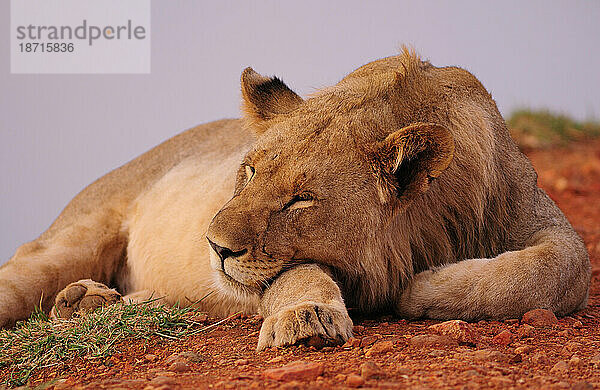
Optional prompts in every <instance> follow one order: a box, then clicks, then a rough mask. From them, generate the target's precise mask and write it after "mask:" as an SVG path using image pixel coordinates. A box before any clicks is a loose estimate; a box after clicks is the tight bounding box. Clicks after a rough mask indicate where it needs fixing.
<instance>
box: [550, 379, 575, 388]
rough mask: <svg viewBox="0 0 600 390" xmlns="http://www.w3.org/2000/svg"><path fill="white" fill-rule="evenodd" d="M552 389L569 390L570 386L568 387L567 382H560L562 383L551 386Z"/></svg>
mask: <svg viewBox="0 0 600 390" xmlns="http://www.w3.org/2000/svg"><path fill="white" fill-rule="evenodd" d="M552 388H553V389H570V388H571V385H569V382H564V381H562V382H558V383H555V384H554V385H553V386H552Z"/></svg>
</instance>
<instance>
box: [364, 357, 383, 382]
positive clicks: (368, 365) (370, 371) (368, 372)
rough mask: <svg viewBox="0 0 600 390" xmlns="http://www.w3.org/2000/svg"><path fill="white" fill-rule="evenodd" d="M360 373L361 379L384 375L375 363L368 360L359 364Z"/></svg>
mask: <svg viewBox="0 0 600 390" xmlns="http://www.w3.org/2000/svg"><path fill="white" fill-rule="evenodd" d="M360 375H361V376H362V377H363V379H365V380H368V379H371V378H381V377H383V376H385V373H384V372H383V370H382V369H381V368H379V366H378V365H377V364H375V363H373V362H370V361H369V362H365V363H363V364H361V365H360Z"/></svg>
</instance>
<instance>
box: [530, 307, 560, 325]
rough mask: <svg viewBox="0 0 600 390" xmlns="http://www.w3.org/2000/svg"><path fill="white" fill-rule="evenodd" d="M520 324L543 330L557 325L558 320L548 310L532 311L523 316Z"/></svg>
mask: <svg viewBox="0 0 600 390" xmlns="http://www.w3.org/2000/svg"><path fill="white" fill-rule="evenodd" d="M521 322H522V323H525V324H529V325H531V326H534V327H536V328H545V327H549V326H552V325H556V324H558V319H557V318H556V316H555V315H554V313H552V312H551V311H550V310H546V309H533V310H530V311H528V312H527V313H525V314H523V318H522V319H521Z"/></svg>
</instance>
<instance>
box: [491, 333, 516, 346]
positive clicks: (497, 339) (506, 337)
mask: <svg viewBox="0 0 600 390" xmlns="http://www.w3.org/2000/svg"><path fill="white" fill-rule="evenodd" d="M514 339H515V335H514V334H512V333H511V332H510V331H509V330H503V331H502V332H500V333H498V334H497V335H496V336H494V338H492V342H494V343H495V344H500V345H508V344H510V343H512V342H513V340H514Z"/></svg>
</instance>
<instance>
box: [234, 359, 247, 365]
mask: <svg viewBox="0 0 600 390" xmlns="http://www.w3.org/2000/svg"><path fill="white" fill-rule="evenodd" d="M248 363H250V361H249V360H248V359H238V360H236V361H235V362H233V364H235V365H236V366H246V365H248Z"/></svg>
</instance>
